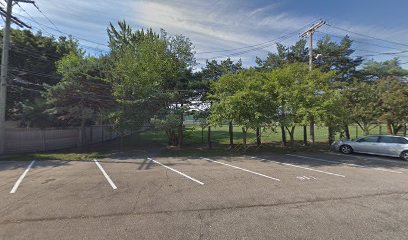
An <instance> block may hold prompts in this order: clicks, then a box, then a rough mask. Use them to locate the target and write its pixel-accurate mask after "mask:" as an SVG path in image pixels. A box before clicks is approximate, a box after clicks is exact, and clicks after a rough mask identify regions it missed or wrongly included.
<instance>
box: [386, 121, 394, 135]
mask: <svg viewBox="0 0 408 240" xmlns="http://www.w3.org/2000/svg"><path fill="white" fill-rule="evenodd" d="M387 131H388V134H393V132H392V122H391V120H390V119H387Z"/></svg>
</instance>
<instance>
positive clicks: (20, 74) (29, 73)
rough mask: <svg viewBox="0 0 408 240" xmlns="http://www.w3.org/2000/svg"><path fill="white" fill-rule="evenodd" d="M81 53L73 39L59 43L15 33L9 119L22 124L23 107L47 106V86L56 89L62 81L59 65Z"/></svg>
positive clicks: (26, 31) (10, 63)
mask: <svg viewBox="0 0 408 240" xmlns="http://www.w3.org/2000/svg"><path fill="white" fill-rule="evenodd" d="M2 35H3V31H1V32H0V37H1V38H2ZM0 47H1V46H0ZM78 50H79V49H78V44H77V41H76V40H74V39H73V38H66V37H59V38H58V39H55V38H53V37H48V36H44V35H42V33H41V32H37V33H33V32H31V31H29V30H14V29H12V30H11V46H10V51H9V55H10V57H9V78H8V84H9V87H8V89H7V110H8V111H7V118H8V119H12V120H19V119H21V117H22V114H23V112H22V111H23V106H26V105H27V103H28V104H29V103H30V102H31V103H34V102H37V103H40V102H44V98H43V96H42V94H41V92H42V91H43V90H44V87H43V85H55V84H56V83H58V82H59V81H60V80H61V76H60V74H58V73H57V71H56V62H58V61H59V60H60V59H61V58H62V57H63V56H65V55H67V54H68V53H69V52H71V51H78ZM0 52H1V49H0ZM33 106H34V105H33ZM26 110H27V108H26ZM29 116H32V115H27V114H25V117H29Z"/></svg>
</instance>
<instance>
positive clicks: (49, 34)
mask: <svg viewBox="0 0 408 240" xmlns="http://www.w3.org/2000/svg"><path fill="white" fill-rule="evenodd" d="M15 15H18V16H20V17H21V18H24V19H26V20H29V21H33V22H34V23H36V24H37V25H38V27H35V26H32V28H33V29H36V30H39V31H41V32H43V33H44V32H45V33H47V34H48V37H54V34H52V33H51V32H49V31H48V30H46V29H44V28H43V27H42V26H46V27H47V28H49V26H47V25H44V24H42V23H40V22H38V21H36V20H34V18H32V17H31V18H27V17H25V16H23V15H21V14H15ZM63 35H64V36H73V37H74V38H76V39H80V38H78V37H76V36H74V35H72V34H68V33H63ZM44 36H47V35H45V34H44ZM81 39H82V38H81ZM81 39H80V40H81ZM78 45H79V46H80V47H82V48H84V49H88V50H93V51H96V52H99V53H101V54H102V53H107V52H109V50H103V49H100V48H97V47H92V46H89V45H85V44H83V43H78Z"/></svg>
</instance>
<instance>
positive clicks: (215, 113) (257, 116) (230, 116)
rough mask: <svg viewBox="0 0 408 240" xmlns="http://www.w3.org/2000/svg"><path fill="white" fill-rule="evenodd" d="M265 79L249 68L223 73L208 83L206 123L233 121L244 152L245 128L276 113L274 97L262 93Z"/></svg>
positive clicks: (257, 125) (256, 125)
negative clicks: (208, 107) (240, 134)
mask: <svg viewBox="0 0 408 240" xmlns="http://www.w3.org/2000/svg"><path fill="white" fill-rule="evenodd" d="M265 80H266V79H265V77H264V76H263V75H262V74H261V73H259V72H257V71H256V70H255V69H249V70H243V71H240V72H238V73H235V74H226V75H224V76H222V77H221V78H220V79H219V80H218V81H214V82H212V84H211V90H212V92H213V94H211V95H210V99H211V100H213V105H212V106H211V109H210V118H209V120H210V123H211V124H213V125H221V124H222V123H223V122H224V121H233V122H234V123H236V124H238V125H239V126H241V128H242V132H243V145H244V148H245V149H246V145H247V137H246V136H247V131H248V129H250V128H252V129H256V128H257V127H259V126H262V125H266V124H268V123H270V122H271V119H272V118H271V116H274V115H276V112H277V106H278V103H277V102H276V96H275V95H271V94H269V92H268V91H266V84H265ZM269 87H270V86H269Z"/></svg>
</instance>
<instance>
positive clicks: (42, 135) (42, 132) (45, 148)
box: [41, 129, 47, 152]
mask: <svg viewBox="0 0 408 240" xmlns="http://www.w3.org/2000/svg"><path fill="white" fill-rule="evenodd" d="M41 140H42V148H43V151H44V152H45V151H47V146H46V145H45V130H44V129H41Z"/></svg>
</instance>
